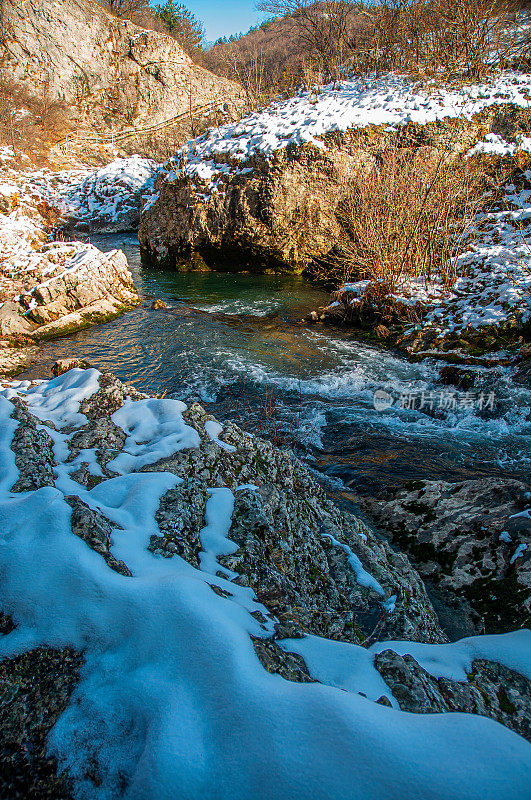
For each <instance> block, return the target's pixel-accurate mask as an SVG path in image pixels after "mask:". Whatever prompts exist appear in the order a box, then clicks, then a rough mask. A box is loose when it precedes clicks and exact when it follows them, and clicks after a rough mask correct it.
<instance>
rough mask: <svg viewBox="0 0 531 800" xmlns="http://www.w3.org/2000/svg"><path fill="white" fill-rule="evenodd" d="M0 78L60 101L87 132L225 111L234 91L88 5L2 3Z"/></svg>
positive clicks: (77, 0)
mask: <svg viewBox="0 0 531 800" xmlns="http://www.w3.org/2000/svg"><path fill="white" fill-rule="evenodd" d="M2 26H3V37H2V41H1V43H0V59H1V64H2V68H3V72H4V75H7V76H9V78H10V80H13V81H14V82H15V83H16V84H18V85H19V86H21V87H22V88H23V89H24V90H26V91H27V92H28V93H29V94H31V95H36V96H37V97H40V98H42V97H44V98H48V99H49V100H60V101H64V102H65V103H66V104H67V105H68V106H70V107H71V108H72V109H74V114H75V115H77V118H78V122H79V123H81V124H82V125H84V126H87V127H88V128H94V127H97V128H98V129H100V130H101V128H102V127H103V128H104V129H105V128H108V129H113V130H120V129H121V128H123V127H124V126H134V127H137V128H140V127H142V126H153V125H156V124H157V123H161V122H164V121H165V120H168V119H170V118H172V117H175V116H178V115H181V114H183V113H188V112H189V111H190V110H193V109H195V108H197V107H203V106H216V107H218V110H220V111H223V108H224V107H225V111H226V112H227V111H229V110H230V107H232V106H234V105H235V104H236V105H239V104H241V103H242V98H241V96H240V91H241V89H240V87H239V86H238V85H236V84H234V83H232V82H231V81H228V80H225V79H222V78H218V77H217V76H215V75H213V74H212V73H210V72H208V71H207V70H205V69H202V68H200V67H198V66H196V65H195V64H194V63H193V62H192V61H191V59H190V58H189V57H188V56H187V55H186V53H185V52H184V51H183V50H182V48H181V47H180V46H179V45H178V44H177V42H176V41H175V40H174V39H172V38H171V37H170V36H167V35H165V34H162V33H157V32H154V31H148V30H143V29H142V28H139V27H137V26H136V25H133V24H132V23H131V22H128V21H125V20H121V19H117V18H115V17H113V16H112V15H111V14H109V13H107V12H106V11H105V10H104V9H103V8H102V7H101V6H100V5H99V4H98V3H96V2H92V0H67V2H60V1H59V0H26V2H24V3H19V2H16V0H3V15H2Z"/></svg>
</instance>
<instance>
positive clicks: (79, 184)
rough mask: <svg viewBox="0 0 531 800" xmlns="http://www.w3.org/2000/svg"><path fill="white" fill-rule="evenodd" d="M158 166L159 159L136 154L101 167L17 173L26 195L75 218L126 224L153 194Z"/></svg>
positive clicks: (80, 221)
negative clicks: (155, 159) (157, 160)
mask: <svg viewBox="0 0 531 800" xmlns="http://www.w3.org/2000/svg"><path fill="white" fill-rule="evenodd" d="M158 169H159V165H158V164H157V163H156V162H155V161H152V160H151V159H148V158H143V157H141V156H139V155H133V156H130V157H129V158H117V159H115V160H114V161H112V162H110V163H109V164H106V165H105V166H103V167H99V168H98V169H94V168H90V167H82V168H80V169H71V170H61V171H59V172H51V171H50V170H48V169H42V170H37V171H31V172H22V173H17V175H16V178H17V181H18V182H19V183H20V186H21V191H22V193H23V195H25V196H27V197H28V198H33V200H34V201H46V202H47V203H49V204H50V205H51V206H53V207H54V208H57V209H58V210H59V211H60V212H61V213H62V214H63V215H64V216H65V217H67V218H69V219H71V220H73V221H76V222H78V223H83V222H86V223H91V222H97V221H104V222H105V223H106V224H113V223H120V221H125V222H124V224H126V223H127V221H128V217H129V216H131V215H133V216H134V215H135V214H139V213H140V208H141V206H142V203H143V202H144V201H147V199H148V198H150V197H151V196H152V194H153V187H154V184H155V177H156V175H157V171H158Z"/></svg>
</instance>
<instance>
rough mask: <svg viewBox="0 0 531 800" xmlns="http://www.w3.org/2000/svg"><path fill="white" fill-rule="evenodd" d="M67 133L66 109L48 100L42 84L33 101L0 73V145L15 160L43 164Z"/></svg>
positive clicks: (45, 87) (46, 88)
mask: <svg viewBox="0 0 531 800" xmlns="http://www.w3.org/2000/svg"><path fill="white" fill-rule="evenodd" d="M68 130H69V122H68V109H67V107H66V106H65V104H64V103H61V102H58V101H56V100H54V99H52V97H51V94H50V92H49V91H48V87H47V85H46V83H45V84H43V90H42V95H41V97H34V96H32V95H29V94H28V93H27V92H26V91H25V90H24V89H23V88H21V87H20V86H17V85H16V84H14V83H13V81H12V80H11V79H10V78H9V76H8V75H6V73H5V72H4V71H2V70H0V142H1V143H2V144H8V145H11V146H12V147H13V150H14V151H15V157H16V159H17V160H19V159H20V158H21V157H23V156H26V157H27V158H29V159H30V160H31V161H32V162H33V163H35V164H38V163H43V164H44V163H46V160H47V155H48V152H49V150H50V147H51V146H52V145H54V144H55V143H56V142H57V141H58V140H59V139H60V138H62V137H63V136H64V135H65V134H66V133H67V132H68Z"/></svg>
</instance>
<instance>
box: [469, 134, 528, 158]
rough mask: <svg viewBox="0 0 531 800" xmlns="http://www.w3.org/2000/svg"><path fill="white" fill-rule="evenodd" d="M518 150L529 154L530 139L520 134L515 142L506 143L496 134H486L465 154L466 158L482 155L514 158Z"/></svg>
mask: <svg viewBox="0 0 531 800" xmlns="http://www.w3.org/2000/svg"><path fill="white" fill-rule="evenodd" d="M519 150H521V151H523V152H524V153H530V152H531V139H530V138H529V137H527V136H522V135H521V134H520V135H519V136H518V137H517V140H516V142H506V141H505V139H504V138H503V137H502V136H499V135H498V134H497V133H488V134H487V135H486V136H485V139H484V140H483V141H482V142H478V143H477V144H476V145H474V147H472V149H471V150H469V151H468V153H467V154H466V155H467V157H470V156H473V155H477V154H482V155H489V156H514V155H515V154H516V153H517V152H518V151H519Z"/></svg>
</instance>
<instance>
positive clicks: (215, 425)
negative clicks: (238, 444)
mask: <svg viewBox="0 0 531 800" xmlns="http://www.w3.org/2000/svg"><path fill="white" fill-rule="evenodd" d="M205 431H206V432H207V435H208V438H209V439H210V441H212V442H215V443H216V444H217V445H219V447H221V448H222V449H223V450H226V451H227V452H229V453H234V452H235V450H236V448H235V447H234V445H232V444H227V442H222V441H221V439H220V438H219V437H220V435H221V433H222V432H223V425H220V424H219V422H216V421H215V420H208V422H205Z"/></svg>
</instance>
